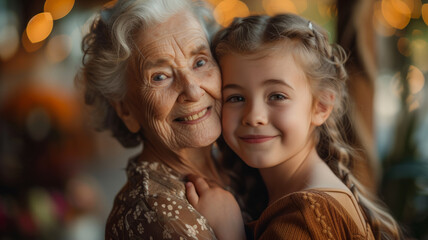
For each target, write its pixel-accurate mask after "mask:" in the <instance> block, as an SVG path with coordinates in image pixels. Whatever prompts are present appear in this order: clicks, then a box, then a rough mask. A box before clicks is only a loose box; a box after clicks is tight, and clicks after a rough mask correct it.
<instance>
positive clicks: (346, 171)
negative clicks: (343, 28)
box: [313, 30, 403, 239]
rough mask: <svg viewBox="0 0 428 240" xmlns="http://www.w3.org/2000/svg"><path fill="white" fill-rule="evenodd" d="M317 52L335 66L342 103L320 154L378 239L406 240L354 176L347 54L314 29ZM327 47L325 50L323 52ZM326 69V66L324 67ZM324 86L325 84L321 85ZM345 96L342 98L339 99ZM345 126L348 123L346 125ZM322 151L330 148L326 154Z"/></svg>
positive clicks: (323, 130)
mask: <svg viewBox="0 0 428 240" xmlns="http://www.w3.org/2000/svg"><path fill="white" fill-rule="evenodd" d="M313 32H314V36H315V38H316V42H318V45H317V47H318V50H319V52H321V56H322V57H324V59H325V62H326V63H327V64H330V65H332V66H334V68H335V77H332V78H331V79H329V81H331V80H332V79H333V80H335V81H334V82H333V84H334V85H335V86H336V89H335V90H336V91H335V93H336V94H335V95H336V98H338V99H339V100H341V101H336V103H335V106H334V109H335V110H333V111H334V112H333V113H332V114H331V116H330V117H329V118H328V119H327V121H326V122H325V123H324V124H323V125H322V126H321V127H320V129H319V136H318V137H319V138H318V139H319V144H318V146H317V151H318V153H319V154H320V156H321V158H323V159H324V160H325V161H326V162H327V164H328V165H329V166H330V168H331V169H332V171H333V172H334V173H335V174H336V176H337V177H338V178H339V179H341V180H342V182H343V183H344V184H345V185H346V186H347V187H348V188H349V189H350V191H351V192H352V194H353V195H354V197H355V199H356V200H357V202H358V203H359V205H360V206H361V208H362V210H363V212H364V213H365V215H366V219H367V221H368V222H369V224H370V226H371V227H372V230H373V234H374V235H375V237H376V239H401V238H403V236H402V233H401V230H400V228H399V226H398V224H397V222H396V221H395V220H394V218H393V217H392V216H391V215H390V214H389V213H388V211H387V209H386V207H385V206H384V204H383V203H382V202H381V201H380V200H379V199H378V198H377V197H376V196H374V195H373V194H371V193H370V191H368V190H367V189H366V187H365V186H364V185H362V184H361V183H360V182H359V181H358V179H357V178H356V177H355V176H354V175H353V174H352V172H351V169H352V167H353V162H354V161H355V160H358V154H357V151H356V149H354V148H352V147H351V145H350V144H349V142H350V139H347V138H346V134H343V133H346V132H348V131H353V128H352V126H351V124H350V120H349V119H348V117H349V115H347V114H346V109H344V107H345V106H347V105H348V104H347V103H348V97H347V96H348V95H347V94H346V92H345V91H346V84H345V83H346V80H347V78H348V76H347V73H346V70H345V67H344V63H345V61H346V59H347V58H346V54H345V52H344V50H343V49H342V48H341V47H340V46H338V45H330V44H328V42H326V41H325V39H326V38H322V37H317V36H318V35H319V34H318V33H317V30H314V31H313ZM322 48H324V50H322ZM324 67H325V66H324ZM320 86H321V87H323V86H322V84H320ZM340 95H342V96H340ZM345 123H348V125H347V126H346V125H345ZM323 149H328V152H325V150H323Z"/></svg>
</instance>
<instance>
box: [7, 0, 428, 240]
mask: <svg viewBox="0 0 428 240" xmlns="http://www.w3.org/2000/svg"><path fill="white" fill-rule="evenodd" d="M209 2H210V3H211V4H212V5H213V11H214V15H215V17H216V20H217V21H218V22H219V23H220V24H221V25H223V26H226V25H227V24H229V23H230V22H231V20H232V19H233V17H236V16H240V17H243V16H247V15H249V14H258V13H265V14H270V15H272V14H277V13H282V12H292V13H296V14H299V15H302V16H304V17H306V18H308V19H310V20H311V21H312V22H315V23H317V24H319V25H321V26H323V27H324V28H326V29H327V30H328V32H329V35H330V37H331V42H335V43H339V44H340V45H342V46H343V47H344V48H345V50H346V51H347V52H349V53H350V60H349V62H348V70H349V73H350V81H349V92H350V95H351V98H352V103H353V104H352V107H351V108H350V112H351V114H352V118H351V119H352V120H351V121H352V122H353V123H354V124H355V126H356V129H357V130H356V132H355V133H351V134H352V139H353V141H354V143H355V145H357V146H358V147H359V149H361V154H362V155H363V156H364V158H363V159H364V160H362V161H359V162H357V163H356V164H355V166H354V167H355V173H357V175H358V176H357V177H359V178H360V180H361V181H362V182H363V183H364V184H365V185H366V186H367V187H369V188H370V189H371V190H372V191H373V192H374V193H376V194H378V195H379V196H380V197H381V199H382V200H383V201H385V203H386V204H387V205H388V207H389V208H390V209H391V212H392V213H393V215H394V217H395V218H396V219H397V220H398V221H399V223H400V225H401V226H402V227H403V228H404V229H405V230H406V231H407V232H408V233H409V234H410V235H411V236H412V237H413V238H415V239H428V228H427V226H428V113H427V111H428V100H427V94H428V92H427V86H426V84H425V82H426V79H427V77H428V1H427V0H338V1H335V0H245V1H244V0H242V1H238V0H209ZM111 4H114V1H106V0H92V1H89V0H86V1H84V0H76V1H74V0H46V1H45V0H31V1H30V0H0V240H6V239H72V240H74V239H76V240H77V239H79V240H85V239H91V240H97V239H104V224H105V222H106V219H107V216H108V213H109V211H110V209H111V207H112V204H113V199H114V196H115V194H116V193H117V192H118V191H119V189H120V188H121V186H122V185H123V184H124V183H125V181H126V176H125V171H124V168H125V166H126V161H125V159H128V158H129V157H131V156H133V155H135V154H136V153H138V151H139V149H138V148H137V149H124V148H122V147H121V146H120V145H119V143H118V142H117V141H116V140H115V139H113V138H112V137H111V134H110V133H108V132H101V133H99V132H95V131H94V130H92V129H93V126H91V124H90V116H88V114H87V113H86V111H85V107H84V104H83V102H82V94H81V92H80V91H79V90H78V89H77V88H76V86H75V83H74V76H75V74H76V72H77V71H78V70H79V67H80V64H81V58H82V52H81V46H80V44H81V39H82V35H83V33H84V32H85V29H87V28H88V23H87V22H88V20H89V19H91V17H92V16H93V14H94V13H96V12H97V11H98V10H99V9H100V8H102V7H105V6H109V5H111Z"/></svg>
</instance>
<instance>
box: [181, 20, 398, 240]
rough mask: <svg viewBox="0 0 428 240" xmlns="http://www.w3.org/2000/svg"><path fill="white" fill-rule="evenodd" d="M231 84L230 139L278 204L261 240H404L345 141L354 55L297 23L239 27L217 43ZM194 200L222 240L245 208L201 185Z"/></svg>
mask: <svg viewBox="0 0 428 240" xmlns="http://www.w3.org/2000/svg"><path fill="white" fill-rule="evenodd" d="M213 46H214V50H215V54H216V57H217V60H218V61H219V63H220V67H221V69H222V77H223V113H222V124H223V137H224V139H225V141H226V143H227V144H228V145H229V146H230V148H231V149H232V150H233V151H234V152H236V153H237V154H238V155H239V157H240V158H241V159H242V160H243V161H244V162H245V163H246V164H248V165H249V166H251V167H254V168H258V169H259V171H260V174H261V176H262V178H263V180H264V183H265V185H266V187H267V191H268V195H269V203H268V206H267V208H266V209H265V210H264V212H263V213H262V214H261V216H260V218H259V219H258V220H257V221H254V222H251V223H250V224H249V227H250V228H251V229H252V230H253V231H254V238H255V239H399V238H401V232H400V230H399V227H398V225H397V223H396V222H395V221H394V219H393V218H392V217H391V216H390V215H389V214H388V213H387V212H386V210H384V208H382V207H381V204H380V203H379V201H378V200H376V199H375V197H374V196H372V195H370V193H369V192H368V191H367V190H366V189H365V188H364V187H363V186H362V185H361V184H359V183H358V181H357V179H356V178H355V177H354V176H353V175H352V174H351V172H350V170H349V167H350V166H351V165H352V164H351V163H352V161H353V160H354V159H355V150H354V149H352V148H351V146H350V145H349V144H348V143H347V139H346V138H345V137H344V136H345V135H346V134H345V131H346V126H343V125H342V124H341V118H342V117H343V114H344V113H345V111H346V103H347V92H346V79H347V74H346V71H345V69H344V62H345V60H346V55H345V53H344V51H343V49H342V48H340V47H339V46H332V45H330V44H329V42H328V38H327V34H326V33H325V31H323V30H322V29H321V28H320V27H318V26H317V25H315V24H313V23H311V22H310V21H308V20H305V19H304V18H301V17H299V16H296V15H292V14H284V15H277V16H274V17H268V16H250V17H247V18H240V19H236V20H235V21H234V22H233V23H232V24H231V26H229V27H228V28H226V29H224V30H222V31H220V32H219V33H218V34H217V36H216V38H215V40H214V42H213ZM186 187H187V197H188V199H189V201H190V203H191V204H192V205H193V206H194V207H195V208H196V209H197V210H198V211H200V212H201V213H202V214H203V215H204V216H205V217H206V218H207V219H208V222H209V223H210V225H211V226H212V227H213V228H214V231H215V232H216V234H217V237H218V238H220V239H222V238H223V239H224V238H228V236H232V235H231V233H232V232H234V231H235V229H237V230H241V228H239V227H238V228H237V227H236V216H231V215H232V213H234V212H235V213H236V212H237V211H232V210H227V211H228V212H229V211H230V214H228V215H224V212H225V211H224V210H223V211H219V209H224V207H225V206H226V207H227V209H233V208H234V207H236V206H237V204H236V203H233V202H232V203H230V202H229V201H230V200H233V198H231V197H230V194H228V193H227V192H226V191H224V190H222V189H220V188H218V187H215V186H211V185H210V184H208V183H207V182H205V180H204V179H202V178H199V177H195V176H192V177H190V182H188V183H187V185H186ZM235 236H236V235H235ZM242 237H243V238H244V237H245V236H242Z"/></svg>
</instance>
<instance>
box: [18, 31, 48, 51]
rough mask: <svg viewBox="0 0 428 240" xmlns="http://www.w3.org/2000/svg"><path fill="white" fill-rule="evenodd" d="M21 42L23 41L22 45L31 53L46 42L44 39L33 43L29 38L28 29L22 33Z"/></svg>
mask: <svg viewBox="0 0 428 240" xmlns="http://www.w3.org/2000/svg"><path fill="white" fill-rule="evenodd" d="M21 42H22V46H23V47H24V49H25V51H27V52H29V53H31V52H35V51H37V50H39V48H41V47H42V46H43V43H44V42H43V41H42V42H36V43H32V42H31V41H30V39H28V36H27V31H24V32H23V33H22V37H21Z"/></svg>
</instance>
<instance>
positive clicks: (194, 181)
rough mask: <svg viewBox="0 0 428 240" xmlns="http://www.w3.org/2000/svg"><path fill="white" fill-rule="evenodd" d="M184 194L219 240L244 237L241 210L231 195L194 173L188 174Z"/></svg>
mask: <svg viewBox="0 0 428 240" xmlns="http://www.w3.org/2000/svg"><path fill="white" fill-rule="evenodd" d="M188 179H189V182H187V183H186V196H187V199H188V200H189V202H190V204H192V205H193V207H194V208H195V209H196V210H197V211H198V212H200V213H201V214H202V215H203V216H204V217H205V218H206V219H207V221H208V224H209V225H210V226H211V227H212V228H213V230H214V232H215V234H216V236H217V238H218V239H220V240H225V239H245V230H244V222H243V220H242V215H241V210H240V209H239V205H238V203H237V202H236V200H235V198H234V197H233V195H232V194H231V193H230V192H228V191H226V190H224V189H222V188H220V187H218V186H210V185H209V184H208V183H207V181H206V180H205V179H203V178H201V177H198V176H195V175H189V176H188Z"/></svg>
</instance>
